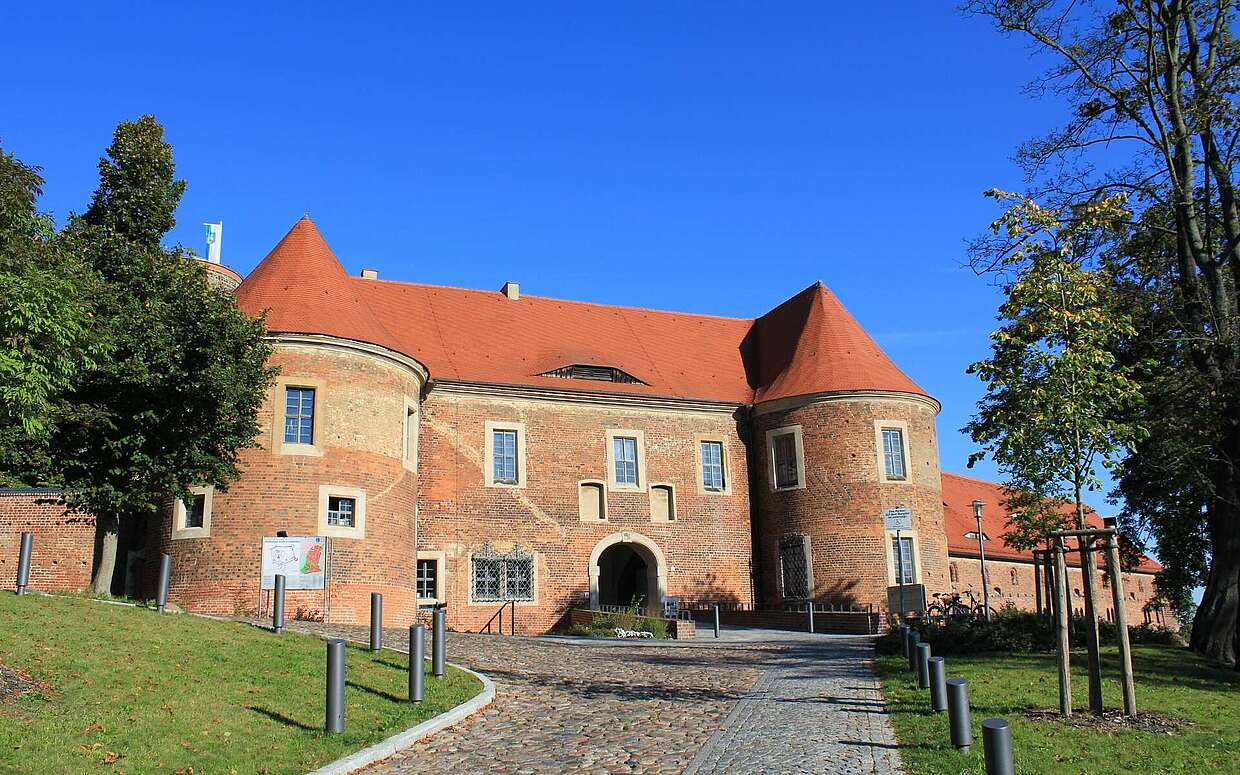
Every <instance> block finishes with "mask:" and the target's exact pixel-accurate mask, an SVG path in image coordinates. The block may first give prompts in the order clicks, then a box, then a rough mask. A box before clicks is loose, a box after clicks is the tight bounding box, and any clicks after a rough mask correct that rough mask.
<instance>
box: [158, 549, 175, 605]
mask: <svg viewBox="0 0 1240 775" xmlns="http://www.w3.org/2000/svg"><path fill="white" fill-rule="evenodd" d="M171 584H172V555H170V554H165V555H164V556H163V557H162V558H160V560H159V590H158V591H157V592H156V593H155V610H156V611H158V612H160V613H161V614H162V613H163V612H164V609H165V608H167V607H168V587H169V586H170V585H171Z"/></svg>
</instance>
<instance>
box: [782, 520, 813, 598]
mask: <svg viewBox="0 0 1240 775" xmlns="http://www.w3.org/2000/svg"><path fill="white" fill-rule="evenodd" d="M779 567H780V579H781V580H782V581H783V587H784V597H785V598H792V599H798V600H803V599H805V598H807V597H809V587H810V584H809V579H810V577H809V536H803V535H791V536H784V537H783V538H782V539H781V540H780V542H779Z"/></svg>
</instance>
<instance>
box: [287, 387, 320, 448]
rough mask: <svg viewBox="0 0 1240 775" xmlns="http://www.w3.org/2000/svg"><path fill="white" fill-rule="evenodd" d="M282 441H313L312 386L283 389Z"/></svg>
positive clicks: (299, 442)
mask: <svg viewBox="0 0 1240 775" xmlns="http://www.w3.org/2000/svg"><path fill="white" fill-rule="evenodd" d="M284 442H285V443H286V444H313V443H314V388H302V387H289V388H285V389H284Z"/></svg>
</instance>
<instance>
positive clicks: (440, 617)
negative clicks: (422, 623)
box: [431, 608, 447, 678]
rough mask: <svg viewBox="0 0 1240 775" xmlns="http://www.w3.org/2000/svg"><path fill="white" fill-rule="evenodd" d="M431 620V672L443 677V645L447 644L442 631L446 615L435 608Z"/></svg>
mask: <svg viewBox="0 0 1240 775" xmlns="http://www.w3.org/2000/svg"><path fill="white" fill-rule="evenodd" d="M431 622H432V624H433V627H432V630H431V673H432V674H433V675H434V676H435V677H436V678H443V674H444V666H445V664H446V656H445V655H444V647H445V646H446V645H447V635H446V634H445V633H444V630H445V629H446V628H447V616H446V615H445V614H444V610H443V609H442V608H436V609H435V614H434V616H433V617H432V618H431Z"/></svg>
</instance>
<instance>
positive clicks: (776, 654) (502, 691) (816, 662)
mask: <svg viewBox="0 0 1240 775" xmlns="http://www.w3.org/2000/svg"><path fill="white" fill-rule="evenodd" d="M289 629H301V630H308V631H312V632H317V633H319V634H328V633H329V632H330V634H333V635H337V636H342V637H348V638H353V639H356V640H364V639H366V637H367V635H366V629H365V628H343V627H337V626H332V627H324V626H323V625H308V624H304V623H300V622H299V623H290V625H289ZM384 645H385V646H388V647H394V648H399V649H402V650H403V649H406V648H407V645H408V644H407V633H406V631H404V630H388V631H385V633H384ZM427 656H428V657H429V656H430V645H429V643H428V644H427ZM869 657H870V646H869V644H868V642H867V641H866V640H864V639H861V638H837V637H829V636H809V635H797V634H794V633H771V632H765V633H763V632H757V631H741V630H735V631H729V632H725V638H724V639H721V640H720V641H715V640H714V639H713V638H710V637H709V635H708V634H703V635H699V637H698V638H697V639H696V640H695V641H686V642H680V643H677V642H668V641H664V642H658V643H654V642H650V641H645V642H634V641H629V642H616V641H605V640H599V641H584V640H578V639H558V638H525V637H516V638H514V637H506V636H495V635H470V634H463V633H449V634H448V660H449V661H451V662H455V663H457V664H461V665H465V666H466V667H470V668H473V669H475V670H479V671H481V672H483V673H486V674H487V675H488V676H489V677H490V678H491V679H492V680H493V681H495V685H496V699H495V702H494V703H492V704H491V705H490V706H489V707H487V708H485V709H484V710H483V711H481V712H479V713H478V714H476V715H475V716H473V717H472V718H470V719H469V720H467V721H465V722H463V723H462V724H459V725H457V726H455V727H452V728H450V729H446V730H444V731H442V732H440V733H438V734H436V735H433V736H432V737H430V738H429V739H427V740H423V741H422V742H420V743H418V744H416V745H414V746H413V747H411V748H408V749H406V750H405V751H403V752H402V753H400V754H398V755H397V756H395V757H393V758H391V759H388V760H386V761H384V762H381V763H379V764H377V765H375V766H373V767H371V768H370V769H368V770H367V771H366V773H367V775H395V774H397V773H400V774H402V775H403V774H405V773H520V774H522V775H524V774H526V773H529V774H531V775H532V774H534V773H587V772H588V773H649V774H651V775H655V774H658V773H684V772H692V773H698V774H699V775H704V774H705V773H714V772H727V773H746V772H763V773H800V772H815V773H836V772H839V773H845V772H846V773H863V774H869V773H876V774H878V773H881V774H882V775H887V774H888V773H899V772H900V769H899V758H898V754H897V752H896V749H895V739H894V736H893V735H892V732H891V727H890V726H889V724H888V723H887V717H886V715H885V713H884V710H883V703H882V696H881V693H880V692H879V684H878V681H877V679H876V678H874V677H873V675H872V673H871V671H870V668H869V665H868V659H869Z"/></svg>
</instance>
